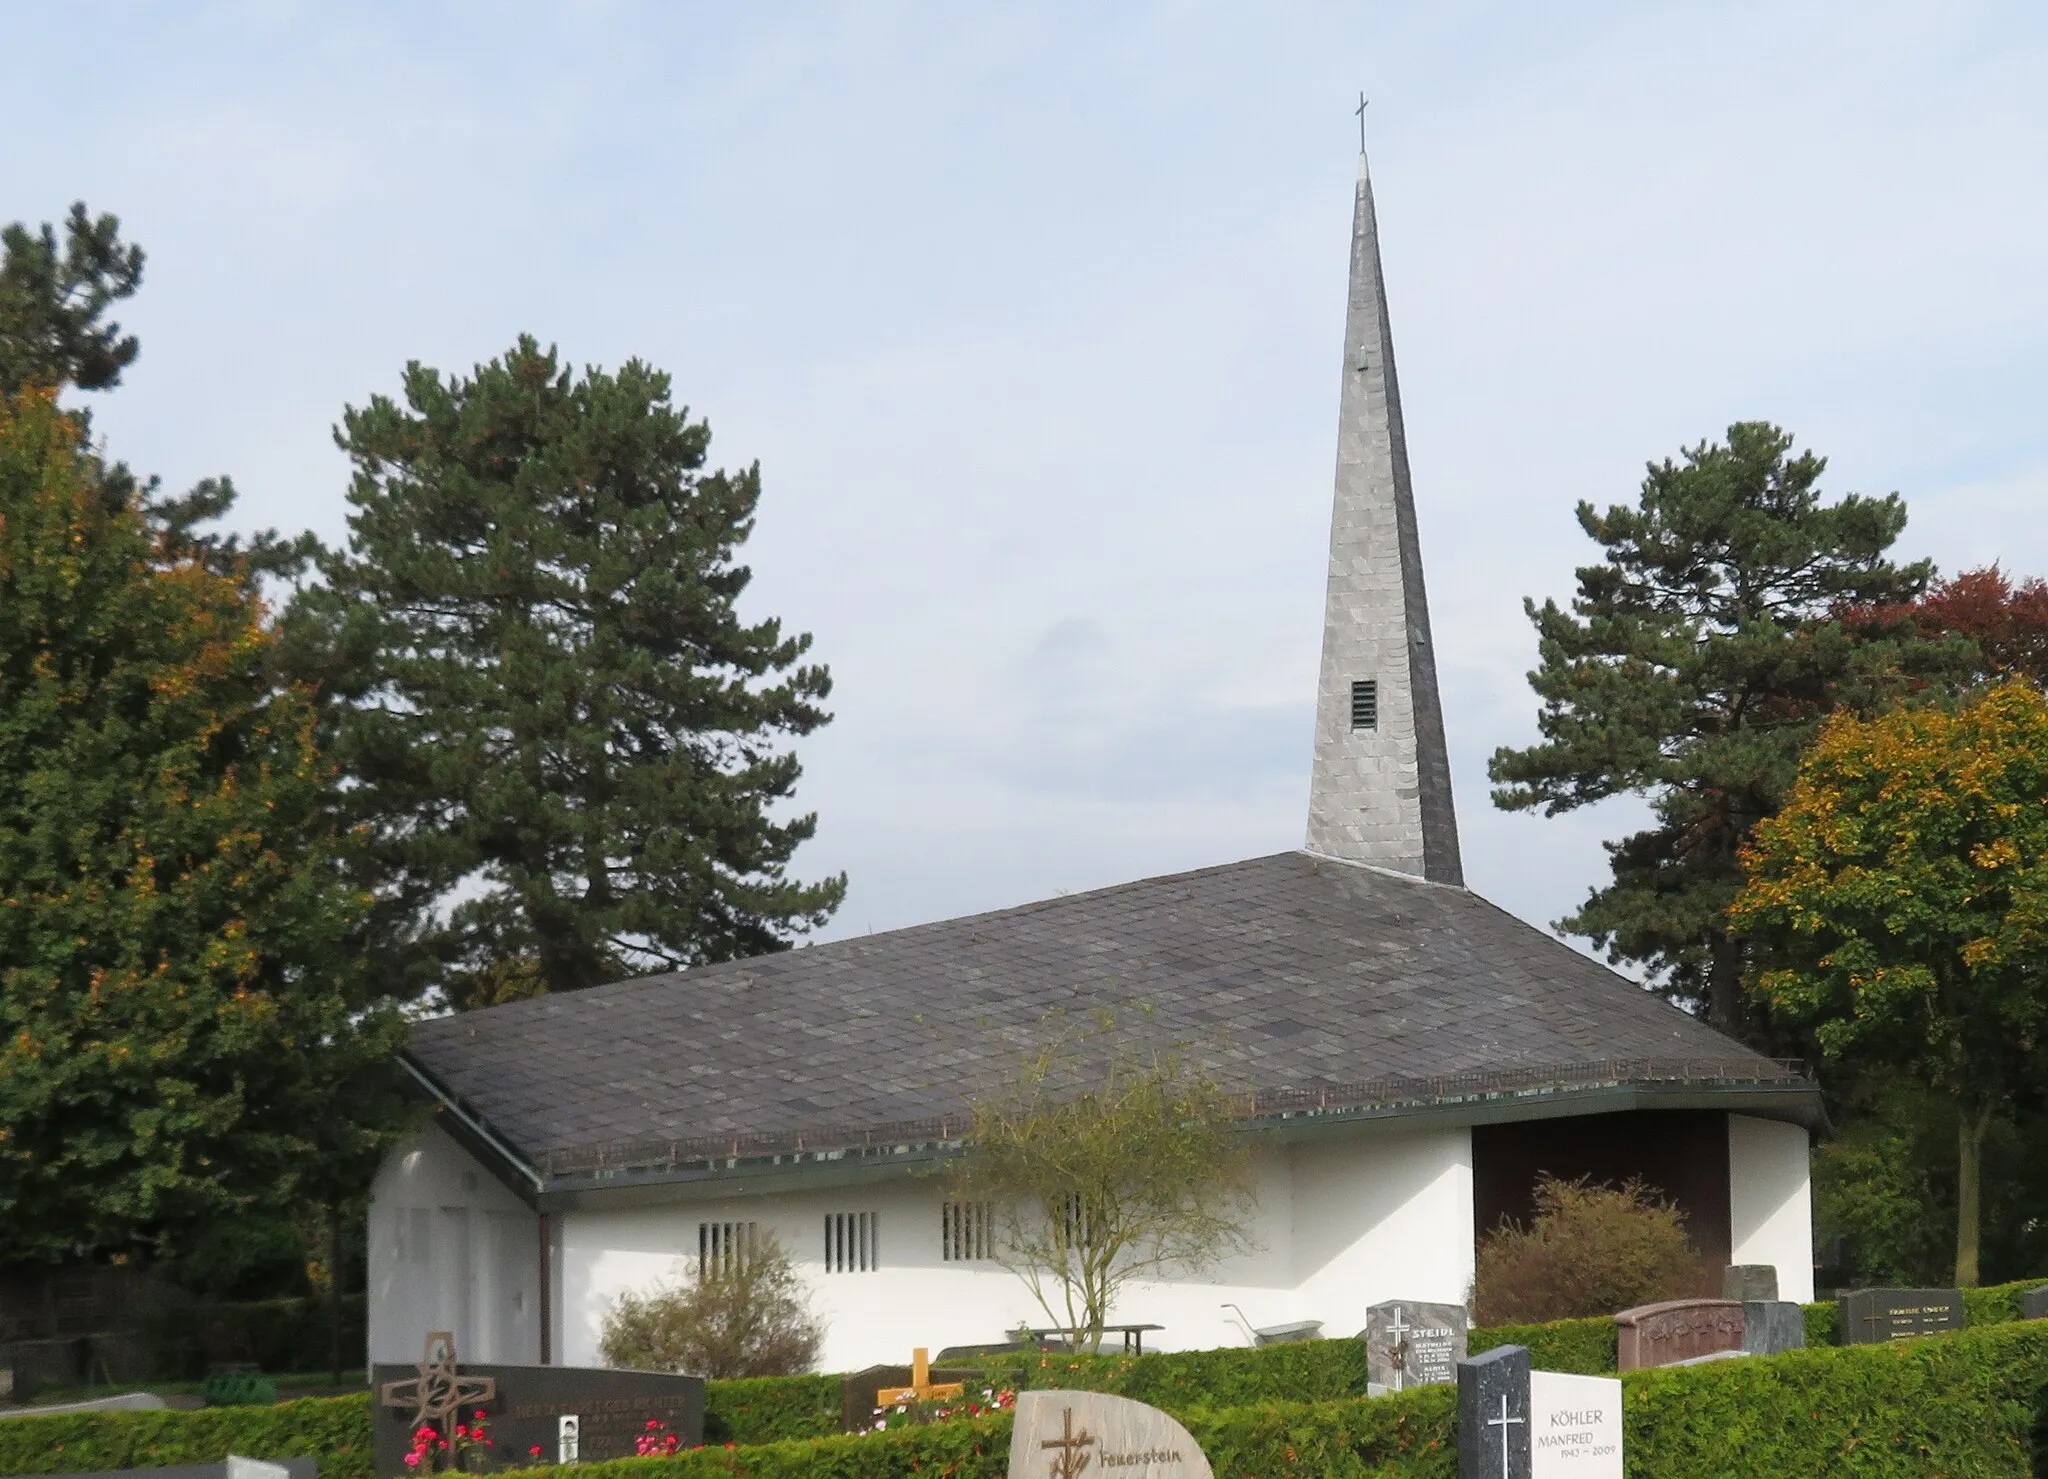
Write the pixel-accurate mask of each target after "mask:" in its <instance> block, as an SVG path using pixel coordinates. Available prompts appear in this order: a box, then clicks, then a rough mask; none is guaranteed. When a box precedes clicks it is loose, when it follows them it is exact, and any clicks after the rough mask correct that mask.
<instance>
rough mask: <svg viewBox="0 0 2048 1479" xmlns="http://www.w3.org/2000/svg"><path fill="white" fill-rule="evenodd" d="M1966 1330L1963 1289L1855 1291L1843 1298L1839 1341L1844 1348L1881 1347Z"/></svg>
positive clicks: (1837, 1326)
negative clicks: (1917, 1336) (1891, 1342)
mask: <svg viewBox="0 0 2048 1479" xmlns="http://www.w3.org/2000/svg"><path fill="white" fill-rule="evenodd" d="M1962 1328H1963V1292H1962V1290H1960V1289H1851V1290H1850V1291H1849V1292H1848V1293H1846V1294H1844V1295H1843V1296H1842V1298H1841V1317H1840V1319H1839V1321H1838V1322H1837V1325H1836V1335H1835V1338H1836V1339H1837V1340H1839V1341H1840V1342H1841V1343H1842V1344H1843V1345H1877V1344H1880V1343H1882V1342H1884V1341H1887V1340H1904V1339H1906V1338H1907V1337H1908V1336H1913V1335H1939V1334H1940V1333H1942V1332H1943V1331H1945V1330H1960V1329H1962Z"/></svg>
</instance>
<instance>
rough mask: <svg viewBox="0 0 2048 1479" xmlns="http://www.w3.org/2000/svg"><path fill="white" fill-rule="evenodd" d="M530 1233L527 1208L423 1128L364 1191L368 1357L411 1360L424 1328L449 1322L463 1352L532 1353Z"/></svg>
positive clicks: (533, 1231) (489, 1357)
mask: <svg viewBox="0 0 2048 1479" xmlns="http://www.w3.org/2000/svg"><path fill="white" fill-rule="evenodd" d="M539 1237H540V1234H539V1222H538V1219H537V1218H536V1216H535V1214H534V1212H533V1210H532V1209H531V1208H530V1207H527V1206H526V1205H525V1204H524V1203H522V1202H521V1201H520V1200H519V1199H518V1198H517V1197H515V1196H513V1195H512V1193H511V1192H509V1191H507V1190H506V1189H505V1188H504V1187H503V1186H502V1185H500V1184H499V1183H498V1181H497V1180H496V1179H495V1178H493V1177H492V1176H491V1175H490V1173H489V1172H487V1171H485V1170H484V1169H483V1167H482V1166H480V1165H478V1164H477V1162H476V1161H475V1160H474V1159H472V1158H471V1157H470V1155H469V1154H468V1153H467V1152H466V1151H464V1150H463V1149H462V1148H461V1147H460V1146H459V1145H457V1144H456V1143H455V1142H454V1141H453V1140H451V1139H449V1138H448V1136H447V1135H445V1134H443V1133H442V1132H441V1131H440V1130H439V1129H436V1128H433V1127H431V1126H430V1127H428V1129H427V1131H426V1133H425V1134H423V1135H422V1136H420V1137H419V1138H418V1139H417V1140H415V1141H413V1142H411V1143H410V1144H408V1145H405V1146H402V1147H401V1148H400V1149H399V1150H397V1151H396V1152H394V1153H393V1154H392V1155H391V1157H390V1158H389V1159H387V1160H386V1161H385V1163H384V1166H383V1169H382V1170H380V1171H379V1172H378V1173H377V1179H376V1181H375V1182H374V1183H373V1185H372V1186H371V1189H370V1215H369V1255H370V1270H369V1347H370V1349H369V1355H370V1359H371V1360H372V1361H417V1360H419V1358H420V1351H421V1348H422V1347H423V1346H424V1344H425V1341H426V1336H427V1332H428V1331H430V1330H451V1331H453V1332H454V1333H455V1348H456V1350H457V1351H458V1352H459V1353H460V1354H461V1355H462V1357H463V1358H464V1359H466V1360H471V1361H505V1362H530V1361H537V1360H539V1359H540V1320H539V1313H540V1312H539V1295H540V1266H539V1259H540V1242H539Z"/></svg>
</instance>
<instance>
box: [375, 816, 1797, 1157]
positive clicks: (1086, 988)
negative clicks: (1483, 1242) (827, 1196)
mask: <svg viewBox="0 0 2048 1479" xmlns="http://www.w3.org/2000/svg"><path fill="white" fill-rule="evenodd" d="M1098 1008H1108V1009H1111V1010H1113V1011H1115V1012H1117V1013H1118V1017H1119V1021H1120V1022H1121V1023H1122V1024H1124V1028H1125V1030H1128V1031H1131V1032H1138V1033H1145V1034H1150V1035H1153V1036H1156V1038H1158V1039H1159V1040H1161V1041H1163V1042H1174V1043H1187V1044H1189V1045H1191V1047H1192V1049H1193V1051H1195V1052H1196V1053H1197V1054H1198V1055H1199V1056H1200V1057H1202V1058H1204V1059H1206V1060H1208V1061H1209V1062H1210V1063H1211V1064H1212V1065H1213V1066H1214V1067H1215V1068H1216V1069H1217V1070H1218V1072H1219V1073H1220V1074H1221V1075H1223V1076H1224V1077H1226V1078H1227V1079H1229V1080H1230V1081H1232V1082H1233V1083H1235V1084H1237V1085H1240V1086H1242V1087H1246V1088H1256V1089H1261V1090H1288V1089H1305V1090H1312V1089H1317V1088H1322V1087H1327V1086H1331V1085H1340V1084H1353V1083H1356V1082H1358V1081H1360V1080H1367V1079H1375V1078H1379V1077H1382V1076H1387V1075H1397V1076H1411V1077H1422V1076H1434V1075H1451V1074H1465V1073H1473V1072H1491V1071H1499V1070H1513V1069H1522V1070H1529V1071H1531V1072H1532V1073H1533V1075H1534V1077H1535V1078H1536V1079H1537V1080H1540V1079H1541V1078H1542V1073H1543V1071H1544V1070H1546V1067H1547V1066H1548V1065H1561V1064H1571V1063H1583V1062H1586V1061H1587V1060H1594V1059H1612V1058H1632V1059H1652V1060H1664V1061H1672V1060H1711V1061H1715V1062H1720V1063H1733V1064H1738V1065H1739V1064H1744V1063H1751V1064H1754V1065H1755V1068H1756V1071H1757V1073H1758V1074H1759V1075H1760V1076H1763V1077H1776V1076H1780V1075H1779V1073H1778V1070H1776V1068H1775V1065H1773V1064H1772V1063H1771V1062H1770V1060H1768V1059H1764V1058H1760V1057H1758V1056H1757V1055H1755V1054H1753V1053H1751V1052H1749V1051H1748V1050H1747V1049H1745V1048H1743V1047H1741V1046H1739V1045H1738V1044H1736V1043H1734V1042H1732V1041H1731V1040H1730V1039H1728V1038H1726V1037H1723V1036H1722V1035H1721V1034H1719V1033H1717V1032H1715V1031H1713V1030H1712V1029H1711V1028H1708V1027H1707V1026H1705V1025H1704V1024H1702V1023H1700V1022H1698V1021H1696V1020H1695V1019H1693V1018H1692V1017H1690V1016H1688V1015H1687V1014H1685V1013H1684V1012H1681V1011H1679V1010H1678V1009H1677V1008H1675V1007H1672V1006H1670V1005H1668V1004H1666V1003H1665V1002H1663V1001H1661V1000H1659V999H1658V998H1656V997H1654V996H1651V995H1650V994H1648V993H1647V992H1645V991H1643V990H1642V989H1640V988H1639V987H1637V986H1636V985H1635V984H1633V983H1632V982H1630V981H1628V980H1625V979H1624V978H1622V977H1621V976H1618V975H1616V974H1614V973H1613V972H1612V971H1609V970H1607V969H1606V968H1604V967H1602V966H1601V965H1599V964H1597V963H1596V962H1594V961H1591V960H1588V959H1586V958H1585V957H1584V956H1582V955H1580V954H1578V953H1577V952H1576V951H1573V950H1571V949H1569V948H1568V947H1566V946H1565V945H1563V944H1560V943H1559V942H1558V941H1556V940H1554V939H1552V938H1551V937H1550V936H1548V935H1546V934H1545V933H1543V932H1542V931H1541V930H1537V929H1534V928H1532V927H1531V926H1529V925H1527V924H1524V923H1522V922H1521V921H1520V920H1518V919H1516V918H1514V917H1513V916H1512V915H1509V914H1507V913H1506V912H1504V911H1502V910H1501V909H1498V908H1496V907H1495V906H1494V905H1492V904H1489V903H1487V902H1486V900H1484V899H1482V898H1480V897H1479V896H1478V895H1476V894H1472V893H1468V892H1466V891H1465V890H1463V889H1459V888H1451V887H1445V886H1441V885H1434V884H1426V883H1421V882H1419V881H1414V880H1410V879H1407V878H1405V877H1398V876H1394V875H1390V874H1387V873H1383V872H1380V871H1377V870H1373V869H1369V868H1362V867H1358V866H1355V865H1352V864H1347V863H1341V862H1335V861H1332V860H1330V859H1326V858H1317V857H1314V856H1311V855H1309V854H1307V853H1299V852H1291V853H1280V854H1277V855H1275V856H1272V857H1265V858H1255V859H1252V860H1250V861H1247V862H1242V863H1233V864H1229V865H1226V866H1223V867H1217V868H1205V869H1201V870H1199V871H1197V872H1192V873H1180V874H1174V875H1170V876H1167V877H1163V878H1148V879H1144V880H1142V881H1140V882H1137V883H1130V884H1124V885H1121V886H1119V887H1115V888H1105V889H1098V890H1095V891H1093V892H1089V893H1083V894H1074V895H1069V896H1065V897H1061V898H1055V899H1048V900H1045V901H1043V902H1041V903H1037V904H1028V905H1025V906H1023V907H1022V908H1016V909H1005V910H1001V911H998V912H996V913H992V914H979V915H972V916H969V917H967V918H963V919H951V920H945V921H943V922H941V923H937V924H928V925H920V926H917V927H915V928H911V929H901V930H892V931H890V932H888V933H886V934H879V935H868V936H863V937H858V938H854V939H847V940H839V941H835V942H833V943H831V944H827V945H817V946H813V947H810V948H807V949H801V950H793V951H788V952H785V953H783V954H779V955H770V956H762V957H757V958H755V959H752V960H746V961H737V962H733V963H730V964H725V965H716V966H706V967H700V968H698V969H696V970H692V971H688V972H684V973H678V974H672V975H664V976H651V977H647V978H645V979H641V980H635V981H623V982H620V983H618V984H616V985H611V986H601V987H597V988H595V989H593V990H588V991H581V992H576V993H572V994H565V995H560V996H550V997H542V998H539V999H536V1000H533V1001H524V1002H515V1003H512V1004H509V1005H506V1006H500V1007H493V1008H490V1009H488V1010H486V1011H479V1012H470V1013H465V1014H462V1015H459V1016H453V1017H445V1018H439V1019H436V1020H433V1021H429V1022H423V1023H421V1024H419V1025H418V1026H416V1027H415V1028H414V1029H413V1035H412V1041H411V1047H410V1052H411V1056H412V1058H413V1060H414V1061H415V1062H416V1063H417V1064H418V1065H419V1066H420V1067H421V1068H423V1069H424V1070H425V1071H426V1072H427V1073H428V1074H429V1075H431V1076H432V1077H433V1078H434V1079H435V1080H437V1081H438V1082H439V1084H440V1085H441V1086H442V1087H443V1088H445V1089H446V1090H448V1091H450V1092H452V1093H453V1094H454V1095H455V1096H456V1097H457V1098H459V1099H460V1100H461V1101H463V1102H464V1103H465V1106H466V1107H467V1108H468V1109H469V1110H470V1111H471V1112H473V1113H475V1114H477V1115H479V1116H481V1118H482V1119H483V1120H484V1121H485V1122H486V1123H487V1124H488V1125H489V1126H490V1128H491V1129H492V1130H493V1131H494V1132H495V1133H496V1134H498V1135H499V1136H501V1137H503V1138H504V1139H506V1140H507V1141H509V1142H510V1143H511V1145H512V1146H513V1147H514V1148H516V1149H517V1150H518V1151H519V1152H520V1153H521V1154H522V1155H524V1156H527V1157H530V1158H534V1159H539V1158H541V1157H544V1156H546V1155H548V1154H549V1153H550V1152H557V1153H559V1152H563V1151H566V1150H568V1149H570V1148H572V1147H588V1146H592V1145H595V1144H602V1143H613V1144H616V1143H621V1142H635V1141H648V1140H656V1139H660V1138H663V1137H682V1138H692V1137H701V1136H708V1135H750V1136H758V1135H779V1134H785V1133H797V1132H821V1131H824V1132H832V1133H848V1132H852V1133H857V1132H859V1131H860V1130H862V1129H863V1128H869V1127H877V1126H881V1125H884V1124H891V1123H895V1122H899V1121H907V1120H916V1119H922V1118H926V1117H937V1116H941V1115H948V1114H957V1113H958V1112H959V1110H960V1109H961V1108H962V1107H963V1105H964V1104H965V1103H966V1102H967V1101H968V1100H969V1099H970V1098H971V1097H973V1096H974V1095H975V1094H977V1093H979V1092H983V1091H986V1090H988V1089H992V1088H994V1087H996V1086H997V1085H998V1084H999V1083H1001V1082H1002V1081H1003V1079H1004V1077H1005V1076H1006V1075H1008V1074H1011V1073H1014V1070H1015V1067H1016V1064H1017V1063H1018V1061H1019V1059H1020V1057H1021V1056H1022V1054H1023V1053H1024V1052H1026V1051H1027V1050H1028V1049H1029V1048H1030V1047H1031V1046H1032V1045H1034V1044H1035V1043H1037V1042H1039V1041H1042V1040H1043V1037H1044V1035H1045V1033H1046V1032H1047V1030H1048V1014H1049V1013H1054V1012H1064V1013H1066V1014H1068V1015H1069V1018H1072V1017H1074V1016H1076V1015H1078V1016H1082V1017H1085V1016H1086V1015H1087V1014H1090V1013H1092V1012H1094V1011H1096V1010H1097V1009H1098ZM813 1143H814V1144H815V1143H816V1140H815V1139H814V1140H813ZM841 1143H853V1142H846V1141H842V1142H841Z"/></svg>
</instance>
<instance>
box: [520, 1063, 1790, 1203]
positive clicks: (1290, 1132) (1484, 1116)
mask: <svg viewBox="0 0 2048 1479" xmlns="http://www.w3.org/2000/svg"><path fill="white" fill-rule="evenodd" d="M1639 1109H1666V1110H1677V1109H1718V1110H1723V1111H1726V1112H1727V1113H1730V1114H1747V1115H1752V1116H1755V1117H1756V1118H1759V1119H1774V1120H1780V1121H1783V1122H1786V1123H1790V1124H1796V1125H1799V1126H1801V1127H1802V1128H1804V1129H1806V1130H1808V1131H1809V1132H1823V1131H1825V1130H1826V1129H1827V1127H1828V1126H1827V1117H1826V1110H1825V1107H1824V1105H1823V1102H1822V1096H1821V1091H1820V1086H1819V1085H1818V1084H1816V1083H1814V1082H1813V1081H1812V1080H1810V1079H1781V1080H1770V1081H1762V1082H1756V1081H1721V1082H1715V1081H1692V1082H1674V1081H1669V1080H1646V1081H1628V1080H1617V1081H1615V1082H1612V1083H1605V1084H1568V1085H1558V1086H1554V1087H1549V1088H1523V1089H1515V1090H1509V1091H1488V1092H1476V1093H1471V1094H1461V1095H1446V1096H1444V1097H1442V1098H1440V1099H1437V1100H1434V1101H1431V1102H1427V1103H1416V1102H1410V1103H1405V1104H1380V1105H1357V1106H1342V1107H1332V1108H1301V1109H1289V1110H1283V1111H1278V1112H1273V1113H1266V1114H1258V1115H1254V1116H1250V1117H1248V1118H1246V1119H1245V1120H1243V1121H1241V1122H1240V1124H1241V1127H1242V1128H1243V1130H1244V1131H1245V1132H1246V1133H1252V1134H1262V1135H1271V1136H1274V1137H1276V1138H1279V1139H1281V1140H1283V1141H1288V1142H1293V1141H1297V1140H1302V1139H1311V1138H1321V1137H1322V1136H1324V1135H1326V1134H1331V1133H1338V1132H1342V1131H1343V1130H1345V1129H1346V1128H1350V1129H1352V1130H1354V1131H1362V1130H1365V1129H1368V1128H1369V1127H1373V1126H1378V1125H1384V1124H1387V1123H1389V1122H1393V1121H1400V1122H1404V1123H1405V1124H1411V1125H1412V1124H1416V1123H1418V1122H1421V1123H1427V1124H1434V1125H1441V1126H1443V1127H1445V1128H1451V1127H1455V1126H1460V1125H1464V1126H1472V1125H1486V1124H1504V1123H1509V1122H1513V1121H1526V1120H1542V1119H1562V1118H1569V1117H1572V1116H1577V1115H1591V1114H1619V1113H1624V1112H1627V1111H1630V1110H1639ZM965 1143H966V1142H965V1140H964V1139H963V1138H961V1137H959V1136H950V1137H945V1138H929V1139H905V1140H899V1141H893V1142H886V1143H883V1144H870V1145H837V1146H828V1147H819V1148H812V1149H804V1150H779V1151H772V1152H762V1153H758V1154H747V1155H731V1156H723V1157H699V1158H690V1159H687V1160H680V1159H679V1160H675V1161H670V1162H657V1161H643V1162H640V1163H638V1164H620V1165H617V1166H611V1167H605V1166H599V1167H593V1168H589V1169H579V1170H576V1171H567V1172H545V1171H544V1172H541V1173H534V1172H532V1171H529V1172H528V1174H534V1175H536V1176H537V1186H538V1189H539V1192H540V1195H541V1196H543V1197H545V1198H546V1199H548V1200H549V1201H551V1202H552V1201H555V1200H557V1199H574V1200H576V1201H578V1202H581V1201H583V1200H584V1199H585V1198H587V1197H591V1196H593V1195H595V1196H597V1197H599V1198H600V1199H604V1200H609V1197H608V1196H607V1195H606V1194H607V1193H612V1192H617V1193H629V1192H640V1191H644V1190H647V1189H650V1188H655V1187H671V1188H676V1189H682V1188H685V1187H690V1186H717V1187H719V1188H720V1189H721V1190H723V1189H727V1188H730V1187H732V1185H733V1183H735V1182H737V1181H741V1180H746V1181H748V1182H749V1183H750V1184H749V1186H748V1187H747V1188H746V1192H747V1193H753V1192H757V1191H761V1190H767V1189H772V1187H775V1186H783V1185H788V1184H790V1183H792V1182H802V1181H810V1180H813V1179H814V1178H816V1177H817V1176H819V1175H821V1174H828V1175H832V1176H833V1177H834V1178H835V1179H859V1180H865V1179H868V1178H869V1177H871V1176H880V1175H889V1174H895V1173H900V1172H901V1171H903V1170H906V1169H908V1168H910V1167H912V1166H915V1165H918V1164H922V1163H930V1162H933V1161H938V1160H942V1159H944V1158H946V1157H948V1156H951V1155H954V1154H957V1153H958V1152H959V1151H960V1150H961V1149H962V1148H963V1147H964V1145H965ZM522 1164H523V1163H522ZM543 1164H545V1162H544V1160H543ZM763 1181H766V1182H768V1183H770V1184H771V1186H763V1185H761V1183H762V1182H763ZM508 1184H509V1183H508ZM521 1194H522V1195H523V1196H526V1197H528V1199H529V1200H531V1199H532V1195H533V1194H532V1192H531V1191H522V1192H521Z"/></svg>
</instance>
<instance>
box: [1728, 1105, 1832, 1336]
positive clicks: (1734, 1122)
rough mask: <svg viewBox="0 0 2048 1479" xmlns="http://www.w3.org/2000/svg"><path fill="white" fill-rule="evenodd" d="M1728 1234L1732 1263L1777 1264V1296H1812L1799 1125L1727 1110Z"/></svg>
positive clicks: (1806, 1180)
mask: <svg viewBox="0 0 2048 1479" xmlns="http://www.w3.org/2000/svg"><path fill="white" fill-rule="evenodd" d="M1728 1238H1729V1261H1730V1262H1731V1263H1768V1264H1773V1265H1775V1266H1776V1267H1777V1270H1778V1297H1779V1298H1780V1299H1795V1300H1799V1301H1800V1302H1802V1303H1804V1302H1806V1301H1808V1300H1811V1299H1812V1298H1813V1183H1812V1179H1811V1175H1810V1171H1809V1166H1808V1140H1807V1134H1806V1131H1805V1130H1804V1129H1803V1128H1802V1127H1800V1126H1798V1125H1788V1124H1784V1123H1781V1122H1780V1121H1777V1120H1761V1119H1755V1118H1752V1117H1751V1116H1749V1115H1746V1114H1731V1115H1729V1116H1728Z"/></svg>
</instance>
